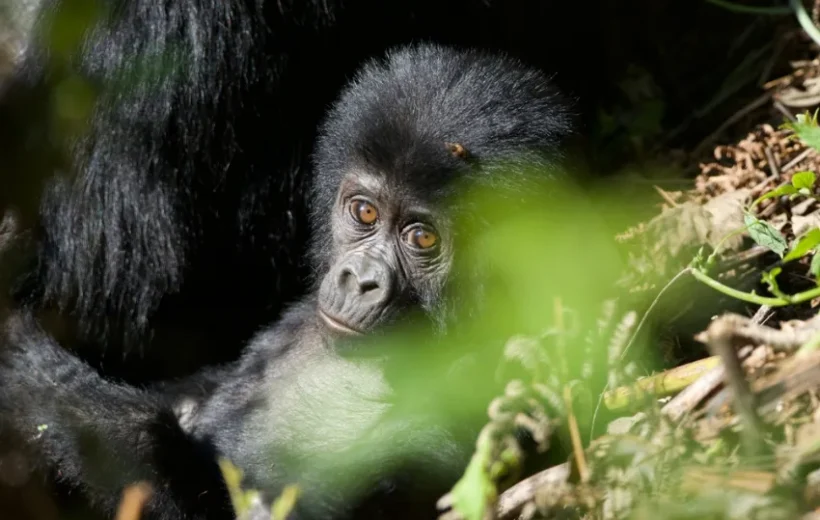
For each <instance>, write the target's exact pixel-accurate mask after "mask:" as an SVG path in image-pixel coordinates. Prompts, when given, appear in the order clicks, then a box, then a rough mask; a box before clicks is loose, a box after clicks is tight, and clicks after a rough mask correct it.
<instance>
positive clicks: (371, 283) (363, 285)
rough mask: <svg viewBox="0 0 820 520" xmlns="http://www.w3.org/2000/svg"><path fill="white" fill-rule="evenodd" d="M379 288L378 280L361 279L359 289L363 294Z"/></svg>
mask: <svg viewBox="0 0 820 520" xmlns="http://www.w3.org/2000/svg"><path fill="white" fill-rule="evenodd" d="M378 288H379V283H378V282H377V281H376V280H360V281H359V291H361V293H362V294H364V293H366V292H370V291H375V290H376V289H378Z"/></svg>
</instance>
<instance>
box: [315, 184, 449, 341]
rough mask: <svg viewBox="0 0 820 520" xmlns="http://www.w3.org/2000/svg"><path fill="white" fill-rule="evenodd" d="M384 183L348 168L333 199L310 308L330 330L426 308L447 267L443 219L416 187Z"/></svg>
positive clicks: (358, 330) (357, 327)
mask: <svg viewBox="0 0 820 520" xmlns="http://www.w3.org/2000/svg"><path fill="white" fill-rule="evenodd" d="M387 181H388V176H385V175H379V174H377V173H370V172H362V171H355V170H351V171H350V173H348V174H347V175H346V176H345V177H344V178H343V180H342V182H341V185H340V187H339V190H338V193H337V196H336V200H335V204H334V206H333V209H332V211H333V215H331V230H332V235H333V247H332V252H329V254H330V255H331V259H330V262H329V265H330V269H329V271H328V272H327V273H326V274H325V275H324V278H323V279H322V282H321V285H320V288H319V300H318V309H317V311H318V313H319V316H320V317H321V319H322V321H323V322H324V324H325V325H327V327H328V328H329V329H330V330H331V331H334V332H335V333H338V334H344V335H360V334H364V333H367V332H370V331H372V330H374V329H376V328H377V327H379V326H380V325H384V324H386V323H389V322H391V321H393V320H395V319H396V318H397V317H398V316H399V315H401V314H403V312H402V311H404V310H406V309H407V308H408V307H412V306H414V305H419V304H421V305H422V306H424V307H428V306H431V305H430V304H433V303H435V302H436V301H437V300H438V299H439V298H440V297H441V294H442V290H443V288H444V283H445V280H446V279H447V277H448V274H449V271H450V266H451V263H452V249H451V247H450V241H449V240H448V233H447V229H448V220H447V218H446V217H445V216H444V215H442V214H441V212H440V211H439V210H438V209H437V204H435V202H434V201H433V200H432V198H431V197H425V196H423V194H422V193H419V192H420V190H419V189H418V188H415V187H413V186H412V185H410V184H407V183H404V184H402V183H396V182H395V181H393V179H390V182H387Z"/></svg>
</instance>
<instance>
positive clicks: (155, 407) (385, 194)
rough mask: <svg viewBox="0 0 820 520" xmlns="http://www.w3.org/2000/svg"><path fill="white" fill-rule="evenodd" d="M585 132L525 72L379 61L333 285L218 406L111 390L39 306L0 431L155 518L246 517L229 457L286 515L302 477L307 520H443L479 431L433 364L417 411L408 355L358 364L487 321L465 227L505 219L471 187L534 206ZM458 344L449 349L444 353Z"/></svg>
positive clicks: (423, 56)
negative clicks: (530, 185)
mask: <svg viewBox="0 0 820 520" xmlns="http://www.w3.org/2000/svg"><path fill="white" fill-rule="evenodd" d="M569 133H570V117H569V113H568V110H567V107H566V106H565V105H564V104H563V102H562V101H561V98H560V96H559V95H558V94H557V92H556V90H555V89H554V87H553V86H552V85H551V84H550V83H549V81H548V80H547V79H546V78H545V77H544V76H543V75H542V74H541V73H539V72H538V71H536V70H532V69H529V68H526V67H523V66H522V65H521V64H520V63H518V62H516V61H513V60H509V59H504V58H502V57H499V56H496V55H491V54H484V53H480V52H470V51H468V52H457V51H455V50H453V49H450V48H443V47H439V46H418V47H411V48H407V49H401V50H398V51H395V52H393V53H391V54H389V55H388V57H387V59H386V60H384V61H374V62H371V63H369V64H368V65H366V66H365V67H364V68H363V69H362V71H361V72H360V74H359V75H357V77H356V78H355V79H354V81H353V82H352V83H351V84H350V86H349V87H348V88H346V89H345V90H344V91H343V93H342V95H341V98H340V99H339V101H338V103H337V105H336V106H335V107H334V108H333V109H332V110H331V111H330V114H329V116H328V119H327V121H326V123H325V124H324V125H323V126H322V131H321V134H320V139H319V142H318V145H317V154H316V161H315V166H316V168H315V169H316V172H317V176H316V183H315V188H314V189H313V190H312V197H311V198H312V201H313V207H312V209H311V223H312V227H313V241H312V254H311V259H312V266H313V268H314V269H315V271H316V273H317V277H318V283H317V284H316V286H315V287H314V290H313V291H312V293H311V294H310V295H308V296H307V297H305V298H303V299H302V301H301V302H300V303H298V304H297V305H294V306H292V307H291V308H290V309H289V310H288V311H287V313H286V314H285V317H284V318H283V319H282V320H281V321H280V322H279V323H278V324H276V325H273V326H271V327H270V328H268V329H267V330H263V331H262V332H261V333H260V334H258V335H257V336H256V337H255V338H254V340H253V341H252V342H251V343H250V345H249V347H248V349H247V351H246V353H245V355H244V356H243V357H242V359H240V360H239V361H238V362H237V363H236V364H234V365H230V366H228V367H227V368H226V369H225V371H224V372H222V374H221V375H220V376H219V379H220V381H219V384H218V387H217V389H216V391H215V392H214V393H213V394H211V393H210V392H209V391H207V389H206V391H204V392H201V391H199V392H196V393H193V394H188V395H185V396H184V399H180V395H179V394H173V395H169V394H167V393H164V392H161V391H160V392H157V391H153V390H142V389H138V388H135V387H133V386H130V385H125V384H118V383H114V382H111V381H108V380H105V379H103V378H102V377H101V376H100V375H98V374H97V373H96V372H94V371H93V370H92V369H91V368H90V367H88V366H87V365H85V364H84V363H82V362H81V361H79V360H78V359H77V358H76V357H74V356H72V355H71V354H69V353H67V352H65V351H64V350H62V349H61V348H60V347H59V346H58V345H57V344H56V342H54V341H53V340H52V339H51V338H49V337H48V335H47V334H44V333H43V332H42V330H41V329H40V328H39V327H38V325H37V324H36V321H35V320H33V319H32V318H31V317H27V316H26V315H25V313H23V316H22V317H19V316H14V317H12V318H11V319H10V320H9V323H8V324H7V325H6V327H5V329H4V333H5V336H4V338H3V340H4V341H5V343H6V345H7V346H6V349H5V350H4V351H2V352H0V418H2V419H3V420H5V421H7V424H10V425H11V426H13V427H14V428H15V429H16V430H17V431H19V432H21V433H22V434H23V435H24V436H26V437H27V438H29V439H30V447H31V448H32V449H33V450H34V452H35V454H37V456H36V457H35V458H37V459H38V460H42V461H43V462H44V464H45V465H46V466H47V467H48V468H50V469H52V470H56V473H57V474H58V475H60V477H61V478H62V479H63V480H64V481H66V482H67V483H69V484H70V485H72V486H76V487H79V488H80V489H82V490H83V491H85V492H86V493H87V494H88V495H89V496H90V498H92V499H94V501H95V502H96V503H97V504H101V505H102V506H103V507H104V508H105V509H108V510H110V509H112V508H113V507H114V506H115V505H116V502H117V500H118V498H119V493H120V492H121V490H122V488H123V487H124V486H125V485H127V484H129V483H132V482H134V481H135V480H148V481H149V482H150V483H151V484H152V485H153V488H154V490H155V493H156V495H155V496H154V498H153V500H152V502H151V504H150V505H149V510H148V512H149V513H150V515H151V516H149V517H148V518H152V519H154V518H161V519H164V520H178V519H181V518H187V519H205V518H208V519H221V518H230V517H231V512H230V508H229V507H228V501H227V499H226V496H225V492H224V488H223V487H222V484H221V481H220V479H219V475H218V472H217V471H216V467H215V459H214V455H215V454H218V455H222V456H226V457H228V458H229V459H230V460H231V461H233V462H234V463H235V464H237V465H238V466H239V467H240V468H241V469H242V470H243V471H244V472H245V475H246V476H247V478H248V481H247V485H248V486H249V487H251V488H254V489H259V490H260V491H262V492H263V493H264V494H265V501H266V502H267V503H269V502H270V501H271V500H272V499H273V498H274V497H275V496H276V495H277V494H278V493H280V492H281V490H282V488H283V486H284V485H286V484H289V483H292V482H296V483H299V484H300V485H301V486H302V487H303V490H304V496H303V497H302V499H301V500H300V506H299V515H298V518H300V519H314V518H315V519H328V520H336V519H341V518H373V519H376V518H384V519H388V518H391V519H398V518H414V519H415V518H434V517H435V516H436V515H435V508H434V503H435V500H436V499H437V498H438V497H439V496H441V494H442V493H443V492H444V491H446V489H447V488H448V487H449V486H451V485H452V484H453V482H454V478H455V477H456V476H457V475H458V474H459V473H460V472H461V471H462V470H463V467H464V464H465V463H466V461H467V458H468V456H469V453H470V451H471V447H472V445H473V443H474V440H475V434H476V431H475V430H472V431H471V430H469V429H466V430H465V431H462V428H464V427H465V426H467V425H468V424H469V421H461V420H455V421H452V422H453V423H455V424H453V426H454V427H453V428H449V427H447V426H448V425H447V424H446V423H444V422H441V421H440V419H441V417H438V419H439V420H437V418H436V416H437V414H438V413H439V412H440V411H439V410H436V409H435V407H434V406H430V403H434V402H440V401H441V400H443V399H445V396H444V395H441V394H439V393H437V390H431V387H435V388H436V389H441V388H443V387H442V386H436V385H431V384H430V380H435V379H436V378H437V377H438V376H437V375H436V373H435V369H434V368H433V367H430V369H429V370H428V369H427V367H425V384H424V385H416V386H414V388H412V389H410V391H411V392H412V393H413V396H412V398H413V404H411V405H410V406H409V407H404V406H402V404H401V403H402V402H403V399H402V397H403V396H402V395H401V394H403V393H404V392H402V391H401V390H399V389H397V388H394V387H393V386H392V385H391V378H390V377H388V374H387V373H386V369H385V367H386V364H387V363H388V362H389V358H390V357H391V353H392V354H395V353H396V352H395V349H396V348H397V345H395V344H393V345H392V348H391V349H390V350H389V351H384V350H382V351H380V352H379V354H380V355H379V356H376V357H367V356H359V357H357V358H355V359H351V358H350V357H348V356H346V355H345V353H350V352H356V351H362V350H365V351H366V350H367V349H366V348H364V347H365V346H366V345H365V344H363V343H362V342H363V341H364V342H366V341H367V340H368V337H373V336H375V337H376V338H384V337H385V336H383V335H381V334H379V333H380V332H383V331H384V329H385V327H391V326H394V325H396V324H400V323H401V322H404V321H405V320H407V319H410V318H413V317H414V316H417V315H421V316H423V317H425V318H426V319H424V320H421V321H420V322H416V321H413V323H412V325H413V328H414V329H417V328H423V329H424V327H423V326H424V324H425V323H426V324H429V325H430V328H429V330H430V331H434V332H445V331H446V332H450V330H451V327H453V326H454V327H456V328H458V327H459V325H460V324H461V322H460V321H459V320H457V319H451V318H453V317H454V316H456V315H461V313H462V312H464V308H465V304H466V308H469V309H470V311H471V312H481V309H480V306H476V307H473V306H471V305H469V304H470V300H469V298H468V299H467V300H466V301H465V296H464V293H463V292H462V289H469V291H470V293H469V294H470V296H472V295H473V294H474V293H473V291H475V288H476V287H479V286H482V285H485V284H487V283H488V279H487V278H485V277H484V276H483V273H481V272H479V270H477V269H462V266H463V265H465V262H459V261H454V259H456V258H457V257H458V256H459V253H461V255H462V256H464V253H465V252H464V251H463V250H461V251H459V246H460V245H461V244H462V243H463V241H462V240H459V239H458V236H459V234H458V230H459V228H458V226H456V225H454V222H456V221H458V220H460V219H463V218H467V219H468V220H469V221H470V222H471V225H472V223H478V224H480V223H481V222H483V220H484V218H485V217H486V215H484V214H482V213H481V209H480V208H475V207H474V205H473V204H470V203H467V204H459V202H461V201H459V200H458V199H457V198H454V191H455V189H456V188H458V187H459V186H462V185H463V184H461V182H460V181H469V182H471V183H477V184H479V185H483V186H485V187H490V188H491V189H492V193H493V196H494V197H499V200H501V201H507V202H508V203H509V204H510V207H512V208H515V201H518V202H520V201H521V198H522V197H521V191H520V189H521V188H522V187H524V186H527V184H526V181H527V180H533V179H532V177H529V176H528V175H527V174H533V173H535V174H536V175H542V174H549V173H552V172H554V167H555V162H556V158H557V157H558V156H559V155H560V154H559V148H558V147H559V146H560V144H561V142H562V140H563V139H565V138H566V137H567V135H568V134H569ZM511 168H513V169H514V170H512V171H511V170H510V169H511ZM522 180H523V181H525V182H524V183H521V181H522ZM504 196H507V197H509V198H501V197H504ZM456 303H458V305H456ZM456 309H458V310H457V312H456ZM363 335H365V337H362V336H363ZM439 337H441V336H439V335H437V334H436V335H433V336H432V339H431V341H432V342H433V344H434V345H436V346H438V347H440V346H441V345H438V344H436V343H435V340H436V338H439ZM428 339H429V338H428ZM470 346H471V347H473V346H474V345H472V344H471V345H470ZM414 347H415V348H414V350H415V351H417V350H419V348H420V347H421V345H420V344H418V343H417V344H415V345H414ZM385 354H386V355H385ZM454 354H455V355H457V354H458V353H454ZM385 358H387V359H385ZM448 368H449V367H448ZM474 376H475V374H470V375H469V380H470V381H471V382H472V383H473V384H471V385H469V386H468V387H462V386H461V385H457V384H456V385H453V387H454V390H453V391H454V392H455V393H454V394H452V395H449V394H448V396H447V397H453V396H455V395H456V394H457V392H458V390H457V389H462V390H464V391H466V392H468V393H469V394H470V395H473V396H474V395H475V393H477V392H479V393H480V392H483V391H489V390H490V388H489V387H490V386H491V385H489V384H488V383H489V382H490V379H489V378H485V377H481V378H480V379H479V380H480V381H481V383H480V385H478V386H480V388H476V387H475V386H476V385H475V381H476V380H477V379H476V377H474ZM195 380H196V378H195ZM450 382H452V380H448V383H450ZM445 386H449V385H445ZM194 389H196V385H191V386H190V387H189V390H194ZM428 394H429V395H428ZM418 402H421V403H423V406H418ZM458 402H459V406H460V407H461V408H467V409H469V408H470V407H469V405H467V404H465V403H464V402H463V401H462V400H458ZM480 409H481V410H483V409H484V403H483V402H482V404H481V406H480ZM478 416H479V418H481V416H483V414H481V413H479V414H478ZM481 422H483V421H481ZM43 424H45V425H47V426H48V427H47V429H45V430H44V431H41V432H40V433H39V434H36V435H32V434H33V433H34V432H36V431H37V427H38V425H43ZM408 455H409V457H408ZM336 456H344V458H338V459H336V458H334V457H336Z"/></svg>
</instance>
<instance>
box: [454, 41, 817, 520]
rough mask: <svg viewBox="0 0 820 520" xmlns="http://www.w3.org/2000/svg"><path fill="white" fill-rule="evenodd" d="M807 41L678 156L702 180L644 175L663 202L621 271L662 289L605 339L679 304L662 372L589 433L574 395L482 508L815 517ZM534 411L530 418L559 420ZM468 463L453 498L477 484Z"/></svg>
mask: <svg viewBox="0 0 820 520" xmlns="http://www.w3.org/2000/svg"><path fill="white" fill-rule="evenodd" d="M801 46H802V51H800V52H803V53H805V54H807V55H808V57H807V58H806V59H797V60H786V63H787V64H788V67H789V68H790V69H791V70H790V71H789V72H787V73H785V74H783V75H781V76H779V77H777V78H774V79H771V80H769V81H766V82H765V83H764V84H763V85H762V88H761V89H760V91H759V95H758V96H757V97H755V98H753V99H752V100H751V101H750V102H749V103H747V104H745V105H742V106H740V107H735V108H734V109H730V110H729V112H730V115H729V116H728V117H727V118H726V122H725V123H724V124H721V125H719V128H716V130H715V132H714V133H713V134H712V135H710V136H708V137H707V138H705V139H704V140H703V141H702V142H701V143H700V144H698V145H697V146H695V147H694V148H693V149H692V150H689V151H688V152H687V153H686V155H687V158H686V159H685V160H684V161H683V163H686V162H688V167H694V168H697V170H698V172H697V174H696V176H695V177H694V182H692V183H690V184H689V186H688V187H687V188H686V189H674V190H672V189H668V188H664V187H662V185H661V183H655V184H652V190H653V191H654V194H655V199H654V200H655V201H659V202H660V203H659V204H657V205H656V207H659V210H657V211H656V214H655V215H654V216H653V217H651V218H649V219H647V220H646V221H645V222H643V223H641V224H639V225H637V226H634V227H633V228H631V229H630V230H629V231H628V232H626V233H623V234H622V235H620V236H619V240H620V241H621V242H623V243H630V244H633V245H634V244H637V245H638V246H639V247H638V251H639V253H638V254H637V255H633V257H632V262H633V265H632V270H633V271H634V272H633V273H632V274H631V278H630V279H629V280H628V283H629V285H630V286H632V287H637V288H638V289H639V292H648V293H650V294H651V295H652V297H651V298H650V299H654V300H653V303H652V305H650V306H649V307H648V308H643V309H641V310H640V312H639V313H637V314H632V315H629V314H628V315H626V316H625V317H624V318H623V319H622V320H621V321H620V322H619V326H618V327H616V329H615V332H614V333H613V335H612V340H611V345H613V347H614V348H615V349H616V350H618V349H619V348H620V349H622V348H623V347H624V345H625V344H627V343H628V342H630V341H631V340H630V337H632V338H633V339H634V337H633V336H631V334H632V333H633V332H632V331H634V330H635V329H636V327H635V325H636V321H638V320H637V319H636V318H638V317H640V316H642V315H644V314H646V313H650V314H651V313H655V314H657V315H659V316H668V315H670V313H668V312H667V313H666V314H664V312H665V311H659V309H660V308H663V307H664V305H666V307H667V308H669V307H680V308H682V310H679V312H678V313H677V317H676V318H674V319H669V321H667V322H663V320H664V319H665V318H664V317H661V318H660V321H661V323H660V327H661V328H663V329H665V334H666V339H665V340H664V341H661V342H660V343H656V346H658V345H659V348H660V349H662V350H665V352H663V353H662V354H661V357H663V358H664V359H666V360H667V361H668V363H667V365H668V366H669V369H668V370H667V371H663V372H657V373H655V374H651V375H647V376H645V377H642V378H639V379H637V380H634V379H633V380H632V382H630V383H623V384H621V385H620V386H618V387H613V386H612V385H610V386H609V388H608V392H607V393H606V394H605V397H604V399H603V402H604V406H605V408H606V409H607V412H609V414H610V417H611V418H613V420H611V422H610V423H609V425H608V427H607V428H606V432H605V433H604V434H602V435H596V436H595V438H593V439H587V440H586V441H584V440H582V437H583V432H581V431H580V430H579V427H578V424H579V422H583V421H584V418H582V417H580V412H579V414H578V415H579V416H575V414H574V412H573V407H572V404H571V403H572V401H571V400H569V401H567V403H568V405H567V407H566V408H565V409H564V412H566V414H567V415H566V417H565V420H564V421H563V423H562V424H563V427H564V429H565V430H566V431H568V432H569V437H570V443H569V444H570V446H571V448H570V449H569V450H568V451H569V452H570V455H569V457H568V459H569V460H568V462H565V463H563V464H554V465H552V466H551V467H548V468H547V469H545V470H542V471H539V472H536V473H534V474H532V475H530V476H528V477H527V478H525V479H523V480H521V481H519V482H517V483H516V484H514V485H512V486H511V487H508V488H507V489H506V490H504V491H503V492H501V493H500V496H499V497H498V498H497V499H495V498H493V499H491V500H490V501H489V503H490V504H492V505H493V506H495V507H494V508H491V509H494V512H490V510H489V509H488V510H487V511H486V512H485V515H486V516H484V518H491V517H492V518H504V519H508V518H509V519H511V518H540V517H548V518H556V517H576V518H577V517H582V518H605V519H613V518H645V519H655V518H665V519H667V518H693V519H694V518H738V519H740V518H749V517H754V518H803V519H814V518H818V519H820V315H819V314H818V310H817V307H818V306H820V289H818V277H820V195H819V194H820V190H818V182H817V174H818V172H820V127H818V125H817V121H816V115H814V114H816V112H815V111H816V110H817V108H818V106H820V54H818V53H817V46H816V45H814V44H812V43H808V42H807V41H805V40H804V41H803V43H802V44H801ZM781 59H782V57H781ZM724 108H725V107H724ZM732 110H734V113H733V115H732V114H731V112H732ZM732 133H734V134H739V135H740V136H741V137H740V138H738V139H736V140H734V141H731V140H729V139H728V137H729V136H731V135H732ZM667 152H668V150H667ZM665 157H666V158H667V159H668V158H670V157H671V155H670V154H667V155H666V156H665ZM661 160H663V159H661ZM647 280H653V281H652V282H648V281H647ZM642 282H645V283H643V284H642ZM682 286H685V288H682ZM693 291H695V292H693ZM697 291H699V292H697ZM682 298H686V301H687V304H686V305H682V304H681V301H682ZM656 325H657V322H656ZM627 348H628V347H627ZM611 380H612V381H617V380H618V379H617V377H613V378H611ZM530 391H531V392H534V393H535V394H536V395H537V394H538V392H539V389H538V388H535V389H530ZM544 392H545V393H546V391H544ZM526 394H527V390H526V389H522V388H517V387H516V388H510V387H508V392H507V395H506V396H504V397H503V398H500V399H502V400H503V399H507V400H510V399H513V398H520V397H521V396H525V395H526ZM525 408H526V407H524V408H514V410H516V413H523V414H525V415H527V414H528V415H530V416H534V417H539V415H538V414H532V413H531V412H532V410H527V409H525ZM596 413H597V412H596ZM540 417H541V424H540V425H539V426H535V427H533V428H527V429H530V430H532V431H535V432H537V431H538V430H539V428H540V429H541V430H547V431H554V430H550V426H549V424H548V422H549V420H548V419H547V418H546V417H547V415H546V414H541V415H540ZM507 420H509V416H508V417H507ZM495 422H496V423H497V422H498V421H495ZM537 422H538V420H536V423H537ZM487 429H488V430H491V431H493V432H496V433H497V432H499V431H501V430H502V429H503V428H502V426H499V425H498V424H495V425H494V424H493V421H491V423H490V424H489V425H488V427H487ZM496 437H500V436H499V435H496ZM499 442H500V441H499ZM585 442H586V443H585ZM481 449H482V448H481V446H479V448H478V450H477V453H479V452H480V451H481ZM501 452H503V450H502V449H500V448H497V449H496V451H495V452H493V450H492V449H491V448H488V449H487V452H486V453H489V455H487V457H489V459H491V460H495V459H494V457H495V458H498V457H500V455H499V453H501ZM485 462H486V461H485ZM469 473H470V472H469V471H468V473H467V474H465V477H464V479H463V480H462V484H464V485H463V486H462V487H460V488H459V487H457V488H455V489H454V491H453V492H452V493H451V495H450V496H448V497H447V499H446V500H445V502H447V504H452V503H458V502H459V498H460V497H461V498H464V497H465V496H466V495H467V491H466V490H467V488H469V485H468V484H470V483H471V482H472V485H473V487H476V486H475V480H472V481H471V480H470V479H471V478H474V477H471V476H470V475H469ZM465 509H466V508H462V514H461V515H460V516H459V515H458V514H456V513H450V515H451V516H448V518H459V517H465V516H467V517H469V516H470V515H468V514H463V513H464V511H465ZM472 518H481V517H480V516H478V515H475V516H472Z"/></svg>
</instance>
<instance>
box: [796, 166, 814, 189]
mask: <svg viewBox="0 0 820 520" xmlns="http://www.w3.org/2000/svg"><path fill="white" fill-rule="evenodd" d="M816 180H817V176H815V175H814V172H809V171H805V172H797V173H795V174H794V175H792V186H794V187H795V188H797V189H798V190H800V189H802V188H805V189H807V190H811V189H812V187H814V182H815V181H816Z"/></svg>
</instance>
